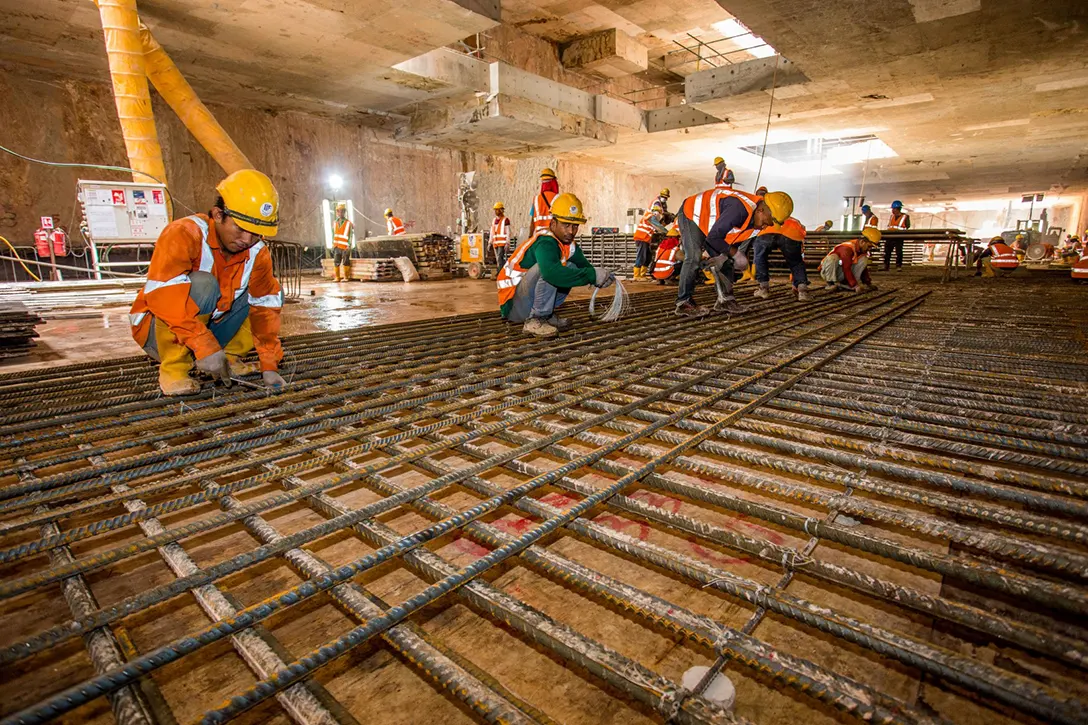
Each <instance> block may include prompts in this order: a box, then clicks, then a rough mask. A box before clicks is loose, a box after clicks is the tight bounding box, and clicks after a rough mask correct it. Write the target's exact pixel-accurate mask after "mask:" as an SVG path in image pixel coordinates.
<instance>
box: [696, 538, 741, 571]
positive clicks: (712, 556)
mask: <svg viewBox="0 0 1088 725" xmlns="http://www.w3.org/2000/svg"><path fill="white" fill-rule="evenodd" d="M688 546H689V547H690V548H691V553H693V554H695V556H697V557H699V558H700V559H703V560H704V561H709V562H712V563H714V564H718V565H722V566H733V565H736V564H747V563H748V561H749V559H748V557H746V556H739V557H738V556H726V555H725V554H719V553H718V552H716V551H713V550H712V549H707V548H706V547H703V546H700V545H699V544H696V543H695V542H694V541H689V542H688Z"/></svg>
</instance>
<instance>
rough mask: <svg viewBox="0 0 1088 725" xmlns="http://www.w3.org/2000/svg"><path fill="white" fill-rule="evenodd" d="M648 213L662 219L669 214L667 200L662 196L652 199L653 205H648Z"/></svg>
mask: <svg viewBox="0 0 1088 725" xmlns="http://www.w3.org/2000/svg"><path fill="white" fill-rule="evenodd" d="M650 211H652V212H653V213H654V214H659V215H661V217H664V216H665V215H666V214H668V213H669V200H668V199H666V198H665V197H663V196H659V197H657V198H656V199H654V203H653V204H650Z"/></svg>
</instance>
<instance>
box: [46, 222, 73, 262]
mask: <svg viewBox="0 0 1088 725" xmlns="http://www.w3.org/2000/svg"><path fill="white" fill-rule="evenodd" d="M47 254H48V252H47ZM53 256H54V257H67V256H68V232H66V231H64V230H63V229H61V228H59V227H58V228H56V229H54V230H53Z"/></svg>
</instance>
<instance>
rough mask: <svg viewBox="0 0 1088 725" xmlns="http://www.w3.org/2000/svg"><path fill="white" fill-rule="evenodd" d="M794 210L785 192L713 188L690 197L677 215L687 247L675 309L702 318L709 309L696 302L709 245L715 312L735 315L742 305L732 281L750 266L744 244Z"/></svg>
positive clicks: (782, 219)
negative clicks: (760, 194)
mask: <svg viewBox="0 0 1088 725" xmlns="http://www.w3.org/2000/svg"><path fill="white" fill-rule="evenodd" d="M792 213H793V199H792V198H790V195H789V194H787V193H785V192H784V191H776V192H773V193H770V194H767V195H766V196H763V197H757V196H753V195H752V194H747V193H745V192H743V191H737V190H735V189H725V188H721V187H717V186H716V187H714V188H713V189H707V190H706V191H704V192H701V193H699V194H696V195H695V196H689V197H688V198H687V199H685V200H684V203H683V205H682V206H681V208H680V212H679V214H677V217H676V218H677V221H678V223H679V226H680V238H681V241H682V244H683V248H684V266H683V267H682V268H681V270H680V289H679V292H678V294H677V297H676V314H677V315H680V316H682V317H699V316H702V315H704V314H706V313H707V312H708V310H706V309H705V308H702V307H699V306H697V305H696V304H695V301H694V296H695V276H696V274H697V273H698V271H699V266H700V260H701V258H702V254H703V251H704V250H705V251H706V252H707V254H708V255H710V259H709V260H708V266H709V267H710V268H711V269H712V270H713V273H714V281H715V287H716V289H717V292H718V300H717V302H716V303H715V304H714V311H716V312H729V313H731V314H737V313H740V312H743V311H744V308H743V307H741V306H740V305H739V304H737V301H736V298H735V297H734V296H733V280H734V278H735V275H736V272H737V271H738V270H740V271H743V270H744V269H746V268H747V266H748V260H747V259H746V258H745V255H744V254H743V253H742V252H740V251H739V250H740V245H741V244H742V243H743V242H744V241H746V240H748V239H750V238H751V237H752V236H754V235H755V234H756V232H758V231H759V230H760V229H763V228H764V227H768V226H770V225H771V224H782V223H783V222H785V221H786V220H787V219H789V217H790V215H791V214H792Z"/></svg>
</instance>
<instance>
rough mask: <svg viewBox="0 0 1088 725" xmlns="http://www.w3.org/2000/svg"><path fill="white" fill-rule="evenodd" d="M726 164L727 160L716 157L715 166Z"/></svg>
mask: <svg viewBox="0 0 1088 725" xmlns="http://www.w3.org/2000/svg"><path fill="white" fill-rule="evenodd" d="M724 163H725V159H723V158H722V157H721V156H715V157H714V165H715V166H717V165H718V164H724Z"/></svg>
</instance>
